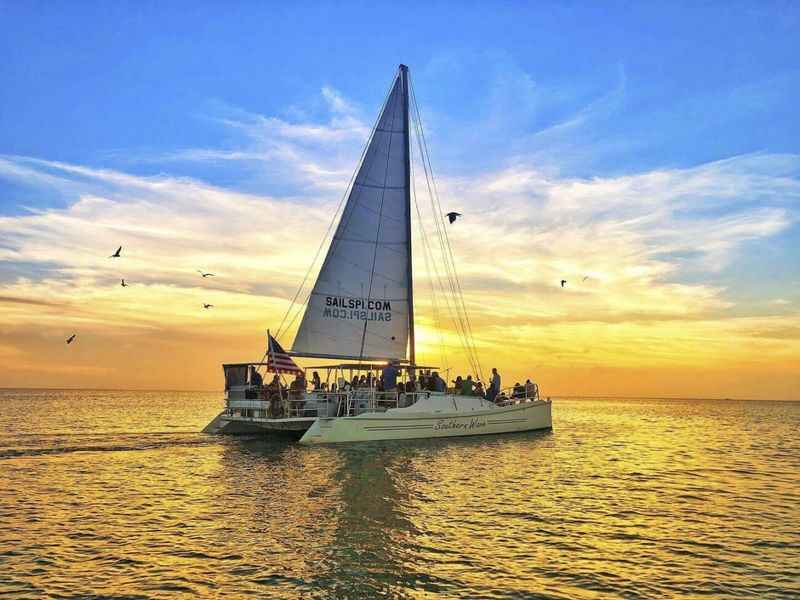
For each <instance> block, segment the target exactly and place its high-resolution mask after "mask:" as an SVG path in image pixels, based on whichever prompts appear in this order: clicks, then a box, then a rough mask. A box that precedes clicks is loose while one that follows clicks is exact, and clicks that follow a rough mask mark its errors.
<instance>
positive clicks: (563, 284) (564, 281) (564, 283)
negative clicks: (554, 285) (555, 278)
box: [561, 279, 567, 287]
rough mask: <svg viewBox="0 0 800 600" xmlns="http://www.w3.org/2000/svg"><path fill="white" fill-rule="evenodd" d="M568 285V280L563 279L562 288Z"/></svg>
mask: <svg viewBox="0 0 800 600" xmlns="http://www.w3.org/2000/svg"><path fill="white" fill-rule="evenodd" d="M566 284H567V280H566V279H562V280H561V287H564V286H565V285H566Z"/></svg>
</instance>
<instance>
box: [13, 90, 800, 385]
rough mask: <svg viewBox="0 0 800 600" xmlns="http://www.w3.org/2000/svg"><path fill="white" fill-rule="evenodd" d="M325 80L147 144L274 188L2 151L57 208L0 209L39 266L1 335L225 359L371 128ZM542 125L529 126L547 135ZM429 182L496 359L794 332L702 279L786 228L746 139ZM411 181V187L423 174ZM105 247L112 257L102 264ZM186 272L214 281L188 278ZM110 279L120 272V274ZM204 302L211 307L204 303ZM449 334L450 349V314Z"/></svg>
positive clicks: (743, 354)
mask: <svg viewBox="0 0 800 600" xmlns="http://www.w3.org/2000/svg"><path fill="white" fill-rule="evenodd" d="M621 81H622V83H620V85H619V86H618V88H616V89H615V91H612V92H610V93H609V95H607V96H603V97H602V98H601V99H600V100H597V101H596V102H595V103H594V104H589V105H587V107H586V108H585V109H583V110H582V111H581V110H579V111H578V112H577V113H575V115H574V117H572V118H571V119H568V120H566V121H563V122H561V125H563V127H566V128H573V127H574V128H576V129H580V127H582V126H583V125H582V124H585V123H588V122H590V121H591V119H592V118H594V116H593V115H595V114H600V113H602V112H603V111H605V110H613V107H614V104H615V103H617V102H620V101H621V98H622V97H623V96H624V90H625V83H624V78H622V80H621ZM531 85H533V84H532V83H531ZM321 94H322V97H323V98H324V100H325V101H326V102H327V105H328V110H329V115H328V117H327V118H326V119H324V120H322V121H320V122H314V121H306V120H300V119H298V120H296V121H291V122H290V121H288V120H284V119H279V118H277V117H266V116H263V115H255V114H251V113H245V112H243V111H240V110H236V109H224V110H222V109H221V110H220V111H218V114H217V115H215V116H214V118H215V119H216V120H217V122H219V123H220V124H221V125H222V126H223V127H225V128H228V129H229V130H231V131H236V132H238V133H239V134H240V135H239V137H238V138H237V139H238V140H239V146H238V147H232V148H228V149H219V148H207V149H206V148H187V149H183V150H179V151H177V152H174V153H170V154H167V155H161V156H159V157H156V158H153V160H159V161H162V162H164V164H166V165H169V164H170V162H171V161H176V160H182V161H194V162H200V163H204V162H211V161H220V162H225V163H227V162H230V163H237V164H246V163H251V162H254V163H258V164H262V165H263V164H268V165H271V166H272V167H273V168H275V169H279V170H280V171H281V172H283V173H286V174H288V175H287V177H288V178H289V179H291V181H292V182H293V183H294V184H295V186H294V187H293V188H292V189H291V191H290V192H286V193H282V194H281V193H275V194H274V195H269V196H268V195H260V194H252V193H244V192H241V191H236V190H233V189H228V188H226V187H222V186H215V185H211V184H209V183H206V182H203V181H199V180H197V179H191V178H184V177H175V176H169V175H158V176H151V177H144V176H139V175H134V174H131V173H129V172H125V171H124V170H120V169H116V170H115V169H99V168H92V167H87V166H81V165H75V164H69V163H64V162H57V161H48V160H43V159H38V158H31V157H20V156H0V177H2V178H5V179H10V180H13V181H15V182H16V183H18V184H21V185H28V186H32V187H33V188H35V189H37V190H39V193H41V194H43V195H47V194H59V195H60V196H62V197H65V198H68V199H69V201H68V203H67V205H66V206H65V207H64V208H50V209H44V210H42V209H39V210H31V211H29V212H28V213H27V214H23V215H17V216H6V217H0V239H2V243H0V268H2V266H3V265H17V266H19V265H23V264H26V265H46V266H47V269H46V270H39V271H38V272H36V271H35V270H34V269H31V271H30V273H28V274H21V275H19V276H16V277H11V278H8V277H4V278H0V281H2V283H0V302H2V303H3V305H4V310H3V311H2V316H0V331H2V332H3V335H4V336H5V337H6V338H8V339H14V340H24V339H25V337H26V336H31V335H32V332H36V334H35V335H33V337H32V338H31V339H35V340H38V341H36V343H35V344H34V346H35V348H36V351H37V353H41V354H37V355H39V356H41V357H44V358H46V359H49V360H56V359H57V360H63V358H62V357H60V355H59V357H58V358H57V357H56V356H55V355H54V354H53V352H54V350H53V351H51V350H48V348H50V346H48V345H47V343H45V342H46V340H45V338H44V337H42V335H43V334H42V332H43V331H46V332H47V336H52V338H53V339H58V340H61V337H62V336H63V335H64V334H65V333H67V332H68V331H71V330H73V329H75V328H80V330H81V332H82V335H88V336H90V337H92V338H93V339H94V340H95V343H97V344H100V345H102V343H101V342H100V341H99V340H100V339H105V340H108V339H114V340H120V339H126V340H128V342H126V343H133V342H132V341H131V340H136V343H137V344H157V343H167V342H163V340H165V339H169V340H175V342H174V343H175V344H177V345H180V348H181V350H180V351H181V352H189V351H190V350H188V348H191V347H192V346H193V345H195V344H201V345H203V347H204V348H208V347H209V346H211V345H213V346H214V348H215V350H214V351H211V350H209V351H208V352H207V353H206V354H207V356H206V358H204V359H203V360H204V361H205V362H203V364H204V365H205V366H206V367H207V368H208V372H209V373H212V371H213V365H214V364H216V363H215V362H214V361H221V360H230V359H231V357H230V356H227V357H225V356H222V355H221V354H220V353H221V352H222V351H223V350H224V351H231V346H230V343H231V342H230V340H233V339H235V340H242V339H248V338H249V339H251V340H259V339H260V333H259V332H261V331H262V330H263V329H264V328H266V326H268V325H272V324H274V325H272V326H273V327H274V326H277V324H278V323H279V322H280V319H281V317H282V315H283V312H284V311H285V309H286V307H287V304H288V299H289V298H290V297H291V295H292V293H293V292H294V289H295V288H296V286H297V285H298V284H299V282H300V280H301V279H302V276H303V274H304V273H305V271H306V268H307V267H308V262H309V261H310V259H311V257H312V256H313V255H314V253H315V252H316V249H317V245H318V243H319V240H320V239H321V238H322V236H323V234H324V232H325V230H326V227H327V225H328V224H329V221H330V218H331V215H332V214H333V212H334V207H335V205H336V203H337V202H338V200H339V197H340V196H341V193H342V191H343V188H344V186H345V184H346V182H347V180H348V178H349V176H350V173H351V171H352V169H353V167H354V163H355V159H356V157H357V156H358V150H359V147H360V145H361V144H362V143H363V141H364V139H365V138H366V136H367V132H368V129H369V125H368V124H367V123H368V121H366V119H364V117H363V116H362V112H361V111H360V110H359V108H358V107H357V106H356V105H355V104H354V103H352V102H351V101H349V100H348V99H347V98H345V97H344V96H343V95H342V94H341V93H339V92H337V91H336V90H333V89H332V88H325V89H323V91H322V92H321ZM553 127H556V128H557V127H559V125H558V124H557V125H554V126H553ZM547 131H548V129H545V130H544V131H542V132H540V133H541V135H551V133H554V132H555V131H556V130H553V129H552V128H551V129H550V130H549V131H551V133H547ZM438 183H439V186H440V191H441V192H442V197H443V201H444V203H445V210H448V209H451V208H452V209H457V210H459V212H462V213H463V214H464V216H463V218H462V219H460V220H459V221H457V222H456V224H454V225H452V226H449V230H448V231H449V233H450V236H451V241H452V243H453V245H454V252H455V254H456V256H457V258H458V260H459V265H460V273H461V277H462V283H463V287H464V289H465V293H466V296H467V304H468V306H469V308H470V310H471V313H472V319H473V325H474V327H475V329H476V332H477V337H478V343H479V346H480V348H481V349H482V351H484V352H491V354H492V356H495V357H498V360H505V361H507V364H508V365H509V367H508V368H509V369H512V368H514V369H516V368H519V369H523V368H530V366H531V365H532V364H539V365H542V368H552V369H556V370H557V369H559V368H563V367H562V365H567V364H569V365H573V366H575V365H579V366H580V365H582V366H584V367H587V368H588V367H589V366H591V367H592V368H594V367H597V366H598V365H599V366H604V365H605V366H609V365H615V366H619V365H630V366H633V364H634V363H636V364H638V365H640V366H641V365H651V366H653V365H656V366H661V367H664V366H665V365H667V366H670V368H672V367H674V366H676V365H681V364H687V363H688V362H689V361H691V360H694V359H696V358H697V356H698V355H700V354H702V353H703V352H706V351H708V349H709V348H713V349H714V350H713V351H714V352H715V353H716V354H715V355H716V356H719V357H721V358H720V360H722V358H724V360H727V361H747V360H752V359H749V358H748V356H749V354H751V353H752V352H751V350H752V348H753V347H758V348H759V349H760V351H761V352H762V356H773V357H777V360H779V361H786V362H788V361H790V360H791V356H792V353H793V352H795V351H796V350H797V345H798V340H797V339H796V337H793V336H788V337H787V336H784V337H776V336H774V335H764V332H769V331H773V330H776V329H777V328H780V327H782V326H785V327H786V328H787V329H786V330H787V331H789V330H793V329H791V328H792V327H796V326H797V320H798V319H797V316H796V315H793V314H792V313H791V310H790V308H789V305H788V304H784V303H783V302H780V303H779V302H778V301H777V300H776V301H773V306H775V307H776V310H775V312H780V313H781V314H780V315H774V316H773V317H769V318H767V317H758V318H757V317H755V316H753V317H742V316H741V315H739V316H737V317H736V318H735V319H734V318H732V317H730V316H729V314H728V311H729V310H730V309H731V308H732V307H733V306H734V303H735V299H734V298H732V297H730V296H729V295H728V294H727V291H726V289H725V288H724V286H722V285H720V284H718V283H716V279H715V274H716V273H717V272H719V271H720V269H722V268H724V267H725V266H726V265H729V264H731V263H732V262H733V261H735V260H736V258H737V256H738V253H739V252H741V251H742V248H743V247H744V244H745V243H748V242H752V241H757V240H763V239H766V238H769V237H770V236H774V235H776V234H779V233H781V232H784V231H786V230H787V229H788V228H789V227H791V226H792V225H793V224H794V223H796V221H797V211H798V206H800V157H799V156H797V155H793V154H782V155H781V154H767V153H763V154H747V155H743V156H737V157H732V158H729V159H726V160H722V161H712V162H707V163H704V164H700V165H696V166H693V167H690V168H660V169H655V170H650V171H645V172H641V173H634V174H627V175H619V176H606V177H593V178H578V177H564V176H560V175H559V174H558V172H553V171H551V170H548V169H542V168H539V166H538V164H537V163H536V162H532V161H531V160H530V159H529V158H527V159H526V158H525V157H524V156H522V155H519V156H514V157H512V159H511V160H510V161H509V162H508V164H505V165H503V166H501V167H499V168H494V169H484V170H481V171H476V172H474V173H472V174H469V175H461V176H456V175H452V174H448V173H445V174H443V175H440V177H439V179H438ZM417 185H418V192H419V197H420V199H422V198H424V194H423V190H424V183H423V181H422V180H420V181H418V182H417ZM264 189H271V188H269V187H265V188H264ZM422 210H423V211H424V213H425V219H426V221H427V223H428V224H429V223H430V219H432V218H440V217H441V215H435V214H433V211H432V209H431V207H430V206H427V205H425V206H423V207H422ZM118 245H122V246H123V259H122V260H120V261H116V260H110V259H108V258H107V256H108V254H110V253H111V252H112V251H113V250H114V249H115V248H116V247H117V246H118ZM417 247H418V248H419V246H417ZM422 264H423V263H422V261H417V273H418V284H417V285H418V290H420V292H419V293H418V298H419V302H420V305H419V320H420V342H421V351H422V353H423V354H425V353H428V354H429V355H430V356H432V357H437V356H438V350H437V349H436V348H435V345H436V342H437V337H436V335H434V334H433V332H432V331H431V327H432V324H433V323H432V310H431V309H432V307H431V300H430V298H429V297H426V295H427V294H426V293H427V290H428V283H429V282H428V281H427V275H426V274H425V273H424V269H423V268H422ZM198 268H202V269H204V270H208V271H212V272H214V273H217V275H218V276H217V277H215V278H213V280H202V279H200V278H199V276H198V275H197V273H196V272H195V270H196V269H198ZM698 275H700V276H698ZM122 277H125V279H126V281H128V282H129V283H130V284H131V285H130V287H128V288H125V289H123V288H121V287H120V286H119V280H120V279H121V278H122ZM561 279H566V280H567V285H566V286H565V287H564V288H562V287H561V286H560V284H559V282H560V281H561ZM698 282H699V283H698ZM778 300H782V299H778ZM202 302H210V303H213V304H214V305H215V308H214V309H213V311H204V310H202V309H200V305H201V303H202ZM787 302H788V301H787ZM777 308H780V309H781V310H780V311H778V310H777ZM757 319H761V320H757ZM689 331H692V332H695V333H691V334H690V333H688V332H689ZM445 338H446V341H447V343H448V344H449V345H451V346H453V347H455V346H457V345H458V344H457V339H456V336H455V334H454V331H453V328H452V325H451V326H449V327H448V330H447V331H446V332H445ZM48 339H49V338H48ZM732 339H733V340H736V343H735V344H732V343H731V342H730V340H732ZM159 340H162V341H159ZM226 340H227V341H226ZM747 340H751V342H752V343H748V342H747ZM753 340H755V341H753ZM530 341H535V342H536V343H535V344H534V346H532V349H531V350H530V353H529V354H530V356H527V355H526V357H525V358H523V359H521V358H520V357H519V353H518V352H516V353H515V351H512V350H509V348H520V347H526V348H527V347H528V346H527V345H526V344H528V342H530ZM19 343H21V344H22V343H23V342H19ZM31 343H33V342H31ZM103 343H105V342H103ZM6 346H8V344H6ZM104 347H105V346H104ZM250 347H251V348H253V347H256V348H257V347H258V342H256V343H254V344H252V345H251V346H250ZM58 348H59V351H61V350H60V348H61V346H60V345H59V346H58ZM166 351H167V350H166V349H165V350H164V352H166ZM176 351H177V350H176ZM110 352H111V353H112V354H113V353H114V352H117V351H116V350H113V351H110ZM12 354H13V353H12ZM115 356H119V354H116V355H115ZM634 356H635V360H634ZM12 358H13V359H14V361H16V363H15V364H18V365H19V371H20V372H23V371H24V372H26V373H27V372H29V370H30V365H31V364H38V363H36V360H37V359H36V358H35V357H34V356H33V355H32V354H31V353H26V352H24V351H22V352H21V354H13V357H12ZM236 358H239V359H247V358H252V357H249V356H242V355H241V354H237V355H236ZM40 362H46V360H45V361H40ZM522 363H524V364H522ZM512 364H514V365H517V366H514V367H511V366H510V365H512ZM209 365H211V366H209ZM548 365H549V367H548ZM43 368H44V367H43ZM665 368H666V367H665ZM158 373H159V376H162V375H163V373H162V371H158ZM198 376H200V377H203V378H204V379H203V381H204V385H208V386H213V385H214V382H215V381H216V376H215V375H213V374H209V375H198ZM115 377H122V375H121V374H117V375H115Z"/></svg>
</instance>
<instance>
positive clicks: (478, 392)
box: [472, 381, 486, 398]
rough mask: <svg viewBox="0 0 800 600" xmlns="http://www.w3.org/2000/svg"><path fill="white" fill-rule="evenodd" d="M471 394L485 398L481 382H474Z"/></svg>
mask: <svg viewBox="0 0 800 600" xmlns="http://www.w3.org/2000/svg"><path fill="white" fill-rule="evenodd" d="M472 395H473V396H478V397H480V398H486V392H485V391H484V389H483V382H482V381H477V382H475V391H474V392H472Z"/></svg>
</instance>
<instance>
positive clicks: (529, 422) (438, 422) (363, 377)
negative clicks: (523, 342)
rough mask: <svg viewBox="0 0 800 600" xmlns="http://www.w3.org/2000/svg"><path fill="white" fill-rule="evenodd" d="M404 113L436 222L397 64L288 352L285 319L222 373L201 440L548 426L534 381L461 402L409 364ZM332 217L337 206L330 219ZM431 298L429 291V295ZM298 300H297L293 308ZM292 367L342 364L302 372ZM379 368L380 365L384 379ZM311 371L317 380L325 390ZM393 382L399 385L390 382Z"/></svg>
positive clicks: (464, 334) (458, 321) (306, 439)
mask: <svg viewBox="0 0 800 600" xmlns="http://www.w3.org/2000/svg"><path fill="white" fill-rule="evenodd" d="M412 107H413V115H412V114H411V112H412V111H411V110H410V109H411V108H412ZM412 116H413V125H414V130H415V133H416V141H417V147H418V148H419V153H420V160H421V164H422V169H423V171H424V175H425V180H426V183H427V187H428V192H429V194H430V197H431V206H432V207H433V208H434V209H435V214H437V215H442V211H441V205H439V204H438V194H437V193H436V191H435V182H433V178H432V173H431V172H430V159H429V157H428V155H427V144H426V142H425V138H424V133H423V131H422V123H421V119H420V118H419V109H418V108H417V105H416V98H415V96H414V92H413V88H412V87H411V81H410V78H409V73H408V68H407V67H406V66H405V65H400V67H399V69H398V71H397V73H396V74H395V76H394V78H393V81H392V84H391V87H390V90H389V93H388V95H387V97H386V99H385V101H384V104H383V107H382V109H381V112H380V115H379V117H378V120H377V121H376V123H375V125H374V127H373V129H372V132H371V134H370V137H369V139H368V142H367V145H366V148H365V149H364V152H363V154H362V156H361V161H360V163H359V165H358V168H357V169H356V173H355V175H354V177H353V179H352V180H351V182H350V185H349V186H348V190H347V194H346V195H345V197H346V198H347V202H346V203H344V208H343V209H342V210H341V215H340V217H339V222H338V225H337V227H336V229H335V233H334V235H333V237H332V239H331V242H330V245H329V247H328V252H327V255H326V257H325V259H324V261H323V263H322V266H321V268H320V270H319V274H318V276H317V279H316V282H315V284H314V286H313V288H312V289H311V292H310V294H308V297H307V300H306V302H305V303H303V304H302V305H300V306H299V308H298V312H297V314H296V315H295V316H297V315H299V314H300V311H301V310H302V308H303V306H304V308H305V311H304V312H303V318H302V320H301V322H300V325H299V328H298V330H297V333H296V335H295V338H294V343H293V344H292V348H291V351H288V352H287V351H285V350H284V349H283V347H282V346H281V345H280V343H279V341H278V339H279V338H280V337H281V335H282V333H281V332H284V333H285V331H286V329H288V327H289V326H291V324H292V322H293V320H291V321H289V325H286V327H284V325H285V324H286V322H287V320H288V319H287V318H284V324H282V326H281V328H280V329H279V331H278V334H277V335H276V336H273V335H272V334H271V333H270V332H268V334H267V352H266V354H265V357H264V359H262V360H261V361H258V362H254V363H236V364H226V365H223V369H224V374H225V408H224V410H223V411H222V412H221V413H220V414H219V415H218V416H217V417H216V418H215V419H214V420H213V421H212V422H211V423H209V424H208V426H207V427H206V428H205V429H204V431H206V432H209V433H258V432H279V431H289V432H294V433H295V434H296V435H300V436H301V437H300V442H301V443H304V444H316V443H333V442H359V441H369V440H393V439H410V438H434V437H436V438H439V437H451V436H463V435H480V434H497V433H507V432H517V431H529V430H535V429H550V428H551V427H552V419H551V403H550V400H549V399H547V400H543V399H541V398H540V397H539V390H538V387H537V386H536V385H535V384H530V385H526V386H525V387H524V388H523V389H520V388H517V389H514V390H511V389H509V390H503V391H500V390H493V392H494V393H493V394H492V395H493V399H491V400H488V399H486V398H484V397H482V396H480V395H473V394H470V393H469V388H468V387H467V388H465V389H464V388H447V387H446V386H445V385H444V381H443V380H441V379H440V378H439V379H436V376H434V375H432V372H433V371H436V370H437V368H436V367H432V366H430V367H429V366H423V365H420V364H417V361H416V354H415V341H414V286H413V271H412V252H411V210H412V196H413V198H414V203H415V205H416V208H417V214H418V216H419V215H420V212H419V205H418V204H416V192H415V189H414V185H413V173H412V169H413V164H412V160H411V150H412V148H411V139H410V137H411V136H410V130H411V126H410V123H411V122H412V118H411V117H412ZM340 206H341V205H340ZM338 213H339V209H337V211H336V213H335V214H334V222H335V219H336V217H337V216H338ZM419 220H420V221H421V218H420V219H419ZM433 221H434V222H433V226H434V228H435V229H436V232H437V234H438V238H437V239H438V241H439V244H440V250H441V257H440V258H439V260H438V261H433V262H434V269H435V270H437V275H438V271H439V270H440V271H442V272H443V273H444V275H443V276H442V278H441V279H440V290H441V291H442V293H444V294H447V293H450V295H451V296H452V298H449V299H446V300H447V302H446V304H447V308H448V310H449V311H450V314H451V316H452V317H453V321H454V323H455V329H456V331H457V333H458V335H459V337H460V339H461V341H462V345H463V346H464V349H465V352H466V355H467V358H468V360H469V362H470V365H471V367H472V368H473V370H474V371H475V372H476V374H477V375H480V363H479V362H478V360H477V352H476V349H475V345H474V341H473V340H472V327H471V324H470V321H469V318H468V315H467V313H466V306H465V303H464V300H463V296H462V295H461V286H460V283H459V282H458V278H457V274H456V270H455V264H454V261H453V253H452V250H451V249H450V247H449V240H448V239H447V232H446V229H445V225H444V221H443V219H442V217H441V216H438V217H437V218H435V219H433ZM420 225H421V226H422V223H420ZM421 232H422V239H423V249H424V250H425V258H426V263H427V262H428V259H429V257H432V252H433V251H432V249H431V247H430V245H429V244H428V241H427V238H426V237H425V231H424V227H422V228H421ZM323 243H324V240H323ZM320 248H322V246H320ZM431 260H432V258H431ZM437 265H438V267H437ZM312 266H313V263H312ZM310 271H311V269H309V272H310ZM444 279H446V283H445V282H444V281H443V280H444ZM304 283H305V282H304ZM302 288H303V285H301V290H302ZM431 289H432V291H434V292H435V287H433V286H431ZM299 295H300V291H298V294H297V295H296V296H295V301H296V300H297V298H298V297H299ZM295 301H293V302H292V307H290V309H289V311H287V317H288V316H289V314H290V312H291V310H292V308H293V307H294V304H295ZM295 358H304V359H308V358H314V359H324V360H326V361H331V360H334V361H346V362H337V363H330V362H329V363H328V364H323V365H319V366H309V367H305V368H301V367H300V366H298V365H297V363H296V362H295V361H294V359H295ZM265 359H266V360H265ZM387 365H391V367H390V368H389V371H386V369H387ZM261 371H266V372H267V373H274V374H275V376H274V378H273V381H272V382H271V383H269V384H267V385H265V384H264V382H263V379H262V375H261ZM320 371H321V372H323V373H324V374H325V377H324V381H323V378H322V377H320V376H319V372H320ZM387 372H388V373H391V374H392V377H391V381H390V380H388V379H384V378H382V377H381V375H382V374H386V373H387ZM307 373H314V378H313V387H314V389H313V390H312V391H308V387H307V383H306V381H308V379H307V378H306V374H307ZM287 374H294V375H295V376H296V377H297V379H296V382H297V383H295V384H294V385H292V386H291V387H290V388H289V389H288V390H287V389H285V387H284V386H282V385H281V381H280V378H281V377H282V376H285V375H287ZM397 374H399V379H400V381H398V382H395V381H394V379H395V377H396V376H397ZM447 378H448V379H449V374H448V375H447ZM423 379H425V380H427V381H428V382H430V381H436V382H437V385H435V386H430V385H428V386H425V388H427V389H424V388H422V387H421V386H420V385H419V382H420V381H421V380H423Z"/></svg>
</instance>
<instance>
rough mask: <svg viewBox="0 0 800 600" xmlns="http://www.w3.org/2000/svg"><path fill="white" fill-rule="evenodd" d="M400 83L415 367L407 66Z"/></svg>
mask: <svg viewBox="0 0 800 600" xmlns="http://www.w3.org/2000/svg"><path fill="white" fill-rule="evenodd" d="M400 83H401V86H402V88H403V89H402V94H403V129H405V135H404V136H403V138H404V140H403V142H404V144H405V148H404V150H405V151H404V159H405V163H406V164H405V167H406V186H405V187H406V235H407V236H408V237H407V239H408V348H409V354H408V358H409V362H410V364H411V365H412V366H413V365H414V364H416V362H417V361H416V352H415V349H414V278H413V274H414V271H413V268H412V263H411V259H412V252H411V143H410V141H411V140H410V135H411V132H410V128H409V123H408V113H409V107H408V67H407V66H406V65H400Z"/></svg>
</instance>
